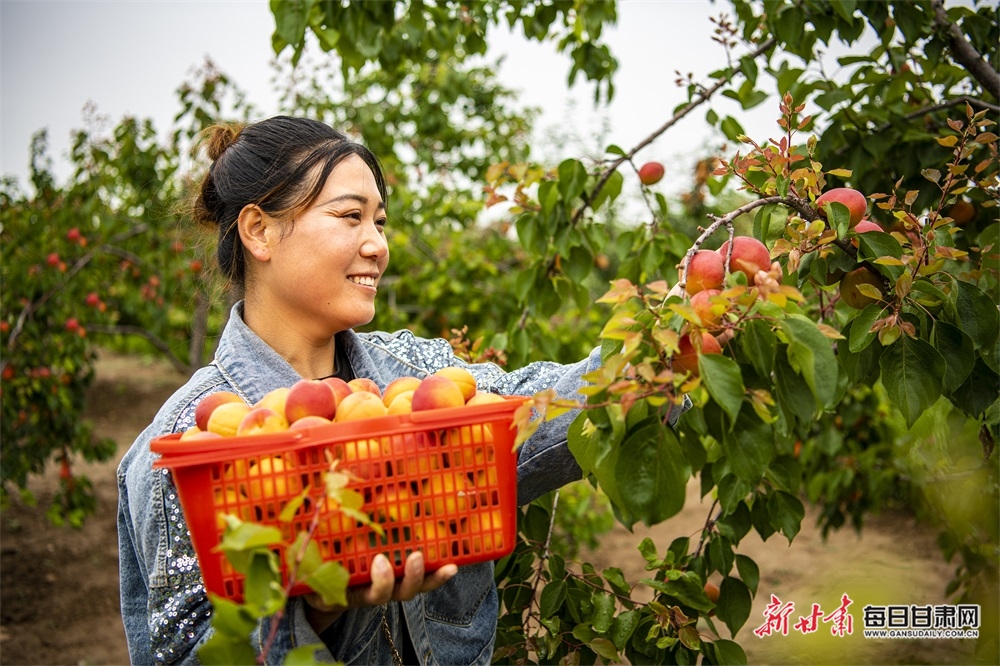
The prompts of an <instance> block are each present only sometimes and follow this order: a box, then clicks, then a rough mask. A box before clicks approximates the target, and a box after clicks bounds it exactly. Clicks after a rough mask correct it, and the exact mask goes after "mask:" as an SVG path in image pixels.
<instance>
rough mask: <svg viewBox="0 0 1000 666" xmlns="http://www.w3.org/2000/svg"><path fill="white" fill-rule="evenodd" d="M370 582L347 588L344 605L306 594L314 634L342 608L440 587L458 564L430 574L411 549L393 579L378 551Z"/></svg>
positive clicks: (403, 597)
mask: <svg viewBox="0 0 1000 666" xmlns="http://www.w3.org/2000/svg"><path fill="white" fill-rule="evenodd" d="M371 572H372V582H371V584H370V585H362V586H358V587H352V588H349V589H348V590H347V606H328V605H326V604H324V603H323V598H322V597H320V595H318V594H316V593H312V594H307V595H306V598H305V599H306V618H307V619H308V620H309V624H310V625H312V628H313V629H314V630H315V631H316V633H317V634H319V633H322V632H323V630H324V629H326V628H327V627H329V626H330V625H331V624H333V623H334V622H336V621H337V619H338V618H339V617H340V616H341V615H343V613H344V611H346V610H349V609H351V608H363V607H365V606H379V605H381V604H384V603H386V602H389V601H409V600H410V599H412V598H413V597H415V596H417V595H418V594H421V593H423V592H430V591H431V590H436V589H437V588H439V587H441V586H442V585H444V584H445V583H447V582H448V581H449V580H451V578H452V576H454V575H455V574H456V573H458V566H456V565H454V564H446V565H444V566H443V567H441V568H440V569H437V570H436V571H434V572H433V573H431V574H430V575H425V573H424V554H423V553H421V552H420V551H415V552H412V553H410V556H409V557H407V558H406V565H405V566H404V568H403V579H402V580H401V581H399V582H396V577H395V575H394V574H393V571H392V565H391V564H390V563H389V558H387V557H386V556H385V555H382V554H379V555H376V556H375V557H374V558H372V566H371Z"/></svg>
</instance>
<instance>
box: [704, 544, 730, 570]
mask: <svg viewBox="0 0 1000 666" xmlns="http://www.w3.org/2000/svg"><path fill="white" fill-rule="evenodd" d="M706 556H707V558H708V563H709V567H710V569H709V570H710V571H712V570H714V571H718V572H719V573H721V574H722V575H723V576H728V575H729V572H730V571H732V568H733V545H732V544H731V543H730V542H729V539H727V538H726V537H725V536H723V535H721V534H716V535H713V536H712V538H711V539H710V540H709V542H708V552H707V553H706Z"/></svg>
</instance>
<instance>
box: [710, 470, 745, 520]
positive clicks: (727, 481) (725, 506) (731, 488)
mask: <svg viewBox="0 0 1000 666" xmlns="http://www.w3.org/2000/svg"><path fill="white" fill-rule="evenodd" d="M718 488H719V504H720V505H721V506H722V510H723V511H724V512H725V513H732V512H733V511H735V510H736V506H737V505H738V504H739V503H740V502H741V501H742V500H743V498H744V497H746V496H747V495H749V494H750V491H752V490H753V486H752V485H751V484H750V483H749V482H747V481H744V480H743V479H740V478H739V477H737V476H736V475H735V474H726V475H725V476H723V477H722V478H721V479H719V482H718Z"/></svg>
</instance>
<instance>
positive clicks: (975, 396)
mask: <svg viewBox="0 0 1000 666" xmlns="http://www.w3.org/2000/svg"><path fill="white" fill-rule="evenodd" d="M997 386H1000V375H997V373H995V372H993V370H992V369H991V368H990V367H989V366H988V365H986V363H985V362H984V361H983V359H981V358H977V359H976V364H975V366H973V368H972V372H971V373H970V374H969V377H968V378H967V379H966V380H965V382H964V383H963V384H962V385H961V386H959V387H958V388H957V389H955V392H954V394H953V395H952V401H953V402H954V403H955V404H956V405H958V407H959V408H960V409H961V410H962V411H963V412H965V413H966V414H968V415H969V416H972V417H973V418H977V419H978V418H982V416H983V413H984V412H985V411H986V410H987V409H988V408H989V407H990V406H991V405H993V404H994V403H995V402H996V399H997V392H996V387H997ZM984 387H993V390H984Z"/></svg>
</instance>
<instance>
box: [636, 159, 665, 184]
mask: <svg viewBox="0 0 1000 666" xmlns="http://www.w3.org/2000/svg"><path fill="white" fill-rule="evenodd" d="M664 173H665V170H664V168H663V165H662V164H660V163H659V162H646V163H645V164H643V165H642V166H641V167H639V182H641V183H642V184H643V185H656V184H657V183H658V182H660V180H662V179H663V174H664Z"/></svg>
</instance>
